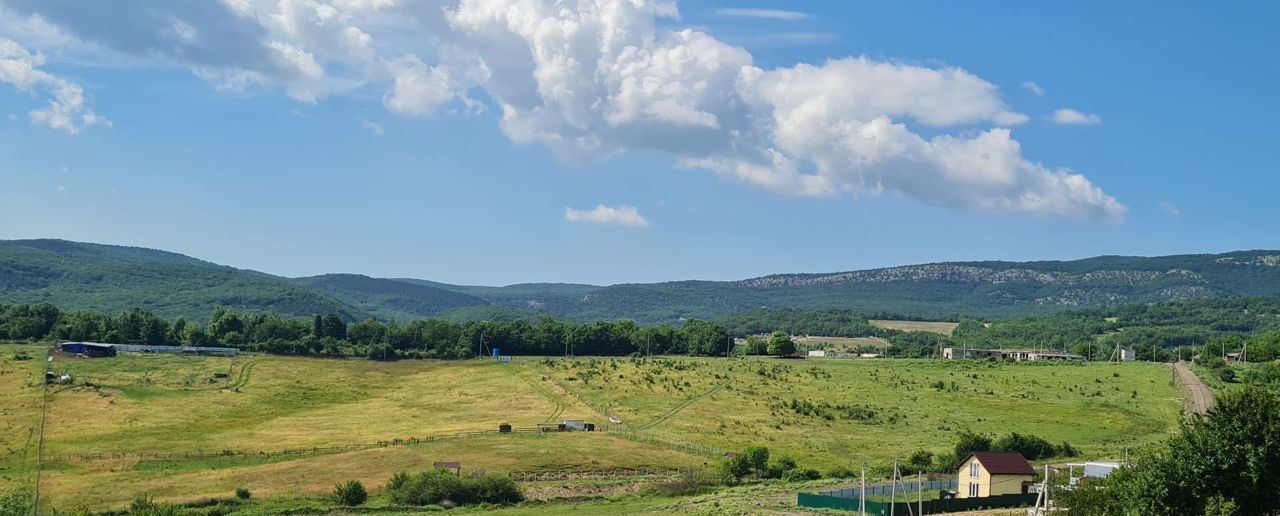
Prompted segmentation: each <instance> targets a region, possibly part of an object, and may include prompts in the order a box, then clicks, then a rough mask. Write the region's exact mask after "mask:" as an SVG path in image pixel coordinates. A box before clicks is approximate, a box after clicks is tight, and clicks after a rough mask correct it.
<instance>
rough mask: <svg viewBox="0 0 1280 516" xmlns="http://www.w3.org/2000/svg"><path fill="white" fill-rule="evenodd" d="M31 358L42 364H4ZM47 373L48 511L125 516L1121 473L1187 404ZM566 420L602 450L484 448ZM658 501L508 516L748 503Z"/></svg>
mask: <svg viewBox="0 0 1280 516" xmlns="http://www.w3.org/2000/svg"><path fill="white" fill-rule="evenodd" d="M23 351H25V352H27V353H29V354H31V355H32V356H33V359H32V360H16V359H14V355H16V354H18V353H19V352H23ZM43 356H44V350H43V348H39V347H34V346H15V345H0V387H2V389H0V410H3V414H4V415H5V417H4V422H3V424H4V425H6V426H5V431H4V432H3V434H0V439H3V441H0V445H2V448H0V452H3V453H5V454H6V455H5V456H4V459H5V460H3V461H0V462H2V463H3V466H0V491H2V490H7V489H12V488H17V487H25V486H30V485H32V484H33V482H34V472H35V446H36V442H37V437H38V432H37V430H38V425H39V416H40V409H41V402H40V401H41V394H40V392H41V380H40V374H41V371H42V370H43V367H42V366H43V362H42V359H43ZM53 368H54V369H55V370H57V371H59V372H67V373H70V374H71V375H73V376H74V377H75V382H74V383H73V384H72V385H67V386H60V385H57V386H55V385H51V386H50V387H49V393H48V406H47V424H46V429H45V433H44V438H45V448H44V458H45V461H44V467H43V468H42V470H43V471H42V475H41V483H40V485H41V491H42V506H43V507H44V508H46V509H47V508H55V507H56V508H59V509H78V508H84V509H91V510H104V509H120V508H123V507H125V506H127V505H128V503H129V502H130V500H132V499H133V498H134V497H135V496H137V495H140V494H147V495H150V496H153V497H154V498H155V499H156V500H159V501H167V502H192V501H196V500H200V499H205V498H214V497H227V496H229V495H230V493H231V492H232V491H234V490H235V489H237V488H245V489H249V490H250V491H251V492H252V493H253V494H254V500H255V501H254V502H253V504H250V505H249V506H247V507H246V508H245V509H244V510H246V511H269V510H273V509H272V508H273V507H274V508H279V509H280V510H284V509H285V508H289V507H295V508H296V507H318V506H323V504H325V503H326V500H325V495H326V493H328V491H329V490H330V489H332V486H333V485H334V484H335V483H337V482H341V481H345V480H349V479H356V480H360V481H361V482H363V483H365V485H366V486H369V488H370V490H371V492H372V493H373V495H374V498H373V501H372V502H371V503H372V504H373V505H375V506H377V505H378V504H385V501H384V500H382V499H381V498H380V496H381V486H382V485H383V484H384V483H385V482H386V481H387V480H388V479H389V478H390V476H391V475H392V474H394V473H395V472H397V471H422V470H426V469H430V468H431V467H432V463H433V462H435V461H458V462H461V463H462V464H463V468H464V469H465V470H470V471H477V470H484V471H490V472H513V473H539V472H541V473H546V472H562V473H565V474H570V475H572V474H582V473H590V472H601V473H605V472H612V471H616V470H625V469H639V468H657V469H661V468H701V467H703V466H704V465H714V464H716V463H717V462H718V457H716V456H715V455H714V451H711V450H720V449H723V450H741V449H743V448H745V447H748V446H753V445H763V446H767V447H769V448H770V450H771V451H772V452H773V454H774V455H775V456H788V457H792V458H794V459H796V460H797V462H798V463H799V464H800V465H801V466H802V467H812V468H817V469H819V470H821V471H827V470H830V469H832V468H836V467H848V468H854V469H856V468H857V467H858V466H859V465H860V464H863V463H866V464H868V465H869V466H870V467H872V468H879V469H883V468H884V467H886V466H887V465H888V464H891V463H892V461H893V460H895V459H905V458H906V457H907V456H908V455H909V454H910V453H911V452H912V451H915V450H919V449H923V450H928V451H932V452H945V451H947V450H949V449H950V448H951V447H952V445H953V444H954V441H955V436H956V434H958V433H959V432H961V431H973V432H979V433H985V434H990V435H992V436H996V435H1000V434H1004V433H1008V432H1010V431H1017V432H1021V433H1027V434H1033V435H1037V436H1040V437H1043V438H1045V439H1048V440H1050V441H1052V442H1054V443H1060V442H1063V441H1065V442H1069V443H1070V444H1071V445H1072V446H1074V447H1076V448H1078V449H1079V450H1080V451H1081V452H1082V454H1083V455H1084V456H1086V457H1097V458H1103V457H1118V456H1121V455H1122V454H1123V453H1124V451H1125V450H1126V449H1130V448H1134V447H1138V446H1143V445H1146V444H1150V443H1154V442H1157V441H1160V440H1162V439H1164V438H1165V437H1166V436H1167V435H1169V432H1170V431H1171V430H1172V429H1173V428H1174V427H1175V426H1176V423H1177V421H1178V418H1179V415H1180V412H1179V411H1180V407H1181V403H1182V402H1181V398H1180V394H1179V391H1178V389H1177V387H1176V386H1174V385H1173V384H1172V382H1171V376H1170V374H1169V371H1168V369H1167V368H1165V367H1164V366H1160V365H1153V364H1141V363H1127V364H1100V363H1099V364H1088V365H1082V364H1053V365H1039V364H1009V363H996V362H980V361H975V362H944V361H927V360H778V359H769V358H751V359H733V360H726V359H712V358H707V359H691V358H684V357H655V358H614V359H610V358H576V359H575V358H568V359H565V358H537V357H519V358H517V359H516V361H515V362H514V363H512V364H505V365H504V364H497V363H493V362H491V361H487V360H486V361H481V360H470V361H457V362H440V361H401V362H374V361H367V360H336V359H317V358H299V357H278V356H262V355H259V356H240V357H236V358H225V357H184V356H170V355H149V354H121V355H120V356H117V357H115V358H106V359H85V358H70V357H59V358H57V359H55V361H54V363H53ZM610 417H614V418H617V419H618V420H621V423H620V424H614V425H610V424H609V423H608V421H609V418H610ZM562 419H586V420H588V421H591V422H595V423H597V424H598V425H600V426H601V430H604V431H601V432H596V433H583V432H570V433H559V432H556V433H547V434H544V433H517V434H514V435H498V434H496V433H492V431H494V430H496V429H497V428H498V425H500V424H504V423H506V424H510V425H512V426H514V427H516V428H531V427H534V426H536V425H538V424H540V423H553V422H559V421H560V420H562ZM485 431H488V432H490V433H484V434H480V433H479V432H485ZM470 433H475V434H476V435H466V434H470ZM460 434H462V435H460ZM428 438H431V439H428ZM378 443H382V444H385V446H384V445H379V444H378ZM684 445H691V446H693V447H699V448H698V449H691V448H690V447H689V446H684ZM333 447H346V448H343V449H334V448H333ZM281 450H294V451H295V453H293V454H290V455H279V454H275V453H273V452H278V451H281ZM81 454H102V455H100V456H99V455H94V456H93V457H92V458H85V457H83V456H82V455H81ZM196 454H203V455H199V456H196ZM208 454H213V455H214V456H210V455H208ZM218 454H223V455H218ZM659 481H660V479H654V478H637V479H614V480H607V479H602V480H587V479H575V478H573V477H572V476H570V477H566V479H565V480H562V481H548V482H529V483H525V484H523V487H524V488H525V490H526V492H527V494H529V495H530V498H532V499H536V500H534V501H530V502H526V503H525V504H523V505H522V506H521V507H517V508H510V509H505V510H504V511H507V512H513V513H520V512H535V511H536V512H562V511H563V512H567V511H576V512H585V513H592V512H599V513H605V512H616V511H618V510H633V509H634V512H644V511H651V512H685V511H686V510H687V511H704V510H708V508H709V507H715V506H713V505H708V504H713V503H725V504H732V503H736V502H734V501H733V500H740V501H741V502H742V503H749V502H748V500H750V499H751V497H752V496H755V495H750V494H749V493H753V491H751V489H754V488H755V487H752V486H744V487H736V488H730V489H728V490H726V491H724V493H723V496H721V497H719V498H716V499H714V500H713V499H711V498H705V499H703V498H699V497H697V496H682V497H669V496H663V495H658V494H654V493H652V492H650V491H646V490H645V487H646V486H652V485H654V484H655V483H657V482H659ZM824 482H831V481H824ZM757 487H758V488H759V489H766V490H771V491H768V492H769V493H771V494H770V495H769V496H771V497H773V498H771V499H772V500H774V502H770V503H775V502H776V503H777V504H782V505H783V506H785V504H787V503H793V502H794V496H793V495H794V491H795V489H796V488H795V487H787V486H785V485H783V486H779V485H776V484H772V485H770V486H757ZM762 492H763V491H762ZM734 493H739V494H737V495H735V494H734ZM743 493H748V494H743ZM757 494H759V493H757ZM735 496H738V497H739V498H734V497H735ZM788 497H790V498H788ZM472 510H474V509H468V511H472Z"/></svg>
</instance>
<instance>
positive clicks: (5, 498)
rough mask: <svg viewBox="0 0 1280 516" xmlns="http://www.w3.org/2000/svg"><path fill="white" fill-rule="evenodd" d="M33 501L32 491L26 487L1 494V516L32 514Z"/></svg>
mask: <svg viewBox="0 0 1280 516" xmlns="http://www.w3.org/2000/svg"><path fill="white" fill-rule="evenodd" d="M33 501H34V500H33V498H32V496H31V493H30V492H29V491H27V490H25V489H18V490H15V491H10V492H8V493H5V494H4V495H0V516H10V515H13V516H18V515H22V516H25V515H27V514H30V513H31V504H32V502H33Z"/></svg>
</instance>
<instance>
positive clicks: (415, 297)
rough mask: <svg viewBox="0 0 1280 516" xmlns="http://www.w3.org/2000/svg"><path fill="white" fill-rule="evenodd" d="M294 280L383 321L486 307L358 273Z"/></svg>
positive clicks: (478, 301) (433, 290)
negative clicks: (468, 307) (458, 309)
mask: <svg viewBox="0 0 1280 516" xmlns="http://www.w3.org/2000/svg"><path fill="white" fill-rule="evenodd" d="M294 281H295V282H296V283H298V284H299V285H304V286H307V287H310V288H313V289H316V290H319V291H321V292H324V293H326V294H330V295H332V296H334V297H336V298H338V299H342V300H343V301H345V302H347V303H350V304H351V305H353V306H356V307H359V308H360V309H362V310H365V311H367V312H369V313H372V314H375V315H377V316H379V317H383V318H387V319H399V320H406V319H413V318H415V317H424V316H428V315H435V314H438V313H440V312H443V311H445V310H449V309H452V308H461V307H467V306H484V305H487V304H488V302H486V301H485V300H483V299H480V298H478V297H475V296H472V295H468V294H463V293H461V292H454V291H452V290H445V289H442V288H437V287H432V286H427V285H422V284H416V283H409V282H405V281H397V280H392V279H383V278H370V277H368V276H363V275H360V274H325V275H321V276H312V277H308V278H298V279H296V280H294Z"/></svg>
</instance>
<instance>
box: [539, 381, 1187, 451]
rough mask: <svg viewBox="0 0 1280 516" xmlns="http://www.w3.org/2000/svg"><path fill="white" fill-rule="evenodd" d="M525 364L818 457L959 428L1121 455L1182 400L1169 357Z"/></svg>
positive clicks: (652, 423) (724, 435) (1174, 412)
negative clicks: (1149, 360)
mask: <svg viewBox="0 0 1280 516" xmlns="http://www.w3.org/2000/svg"><path fill="white" fill-rule="evenodd" d="M535 367H536V368H537V369H538V370H539V371H540V372H541V374H542V375H544V376H545V377H547V378H550V379H552V381H554V382H555V383H557V384H558V385H560V386H561V388H563V389H565V390H567V391H570V392H574V393H576V394H577V395H578V396H579V397H580V399H582V400H583V401H586V402H588V403H590V404H591V405H593V406H595V407H597V408H599V409H600V410H601V411H606V412H608V413H610V414H612V415H614V416H616V417H619V418H621V419H622V420H623V421H624V423H625V424H626V425H627V426H628V427H630V428H632V429H637V430H640V431H646V432H658V433H661V434H663V435H666V436H670V437H673V438H675V439H679V440H682V441H686V442H691V443H697V444H706V445H712V446H717V447H721V448H727V449H741V448H743V447H746V446H750V445H752V444H762V445H766V446H769V447H770V448H771V449H772V450H774V451H775V453H781V454H784V455H788V456H791V457H793V458H796V459H797V460H799V461H800V463H801V465H803V466H812V467H817V468H819V469H823V468H830V467H834V466H850V467H852V466H855V465H856V464H858V463H860V462H862V461H866V462H869V463H873V464H877V463H878V464H883V463H888V462H891V461H892V460H894V459H905V458H906V456H907V455H908V454H910V453H911V452H912V451H913V450H917V449H924V450H929V451H934V452H941V451H945V450H947V449H949V448H950V447H951V446H952V445H953V444H954V441H955V435H956V434H957V433H958V432H960V431H962V430H969V431H974V432H980V433H987V434H991V435H996V434H1003V433H1007V432H1010V431H1017V432H1022V433H1029V434H1034V435H1037V436H1041V437H1044V438H1046V439H1049V440H1050V441H1053V442H1055V443H1057V442H1062V441H1067V442H1070V443H1071V444H1072V445H1074V446H1076V447H1077V448H1079V449H1080V450H1081V451H1082V452H1084V453H1085V454H1086V455H1087V456H1090V457H1117V456H1121V455H1122V454H1123V453H1124V450H1125V448H1128V447H1133V446H1138V445H1141V444H1145V443H1150V442H1154V441H1156V440H1160V439H1163V438H1165V437H1166V436H1167V435H1168V433H1169V431H1170V429H1171V428H1172V427H1173V426H1174V424H1175V423H1176V421H1177V420H1178V417H1179V414H1180V407H1181V395H1180V394H1179V392H1178V389H1177V387H1176V386H1175V385H1174V384H1173V382H1172V379H1171V377H1170V374H1169V371H1168V368H1166V367H1164V366H1160V365H1154V364H1145V363H1123V364H1112V363H1092V364H1087V365H1086V364H1052V365H1049V364H1031V363H995V362H986V361H929V360H871V361H859V360H810V361H799V360H777V359H755V360H725V359H654V360H631V359H619V360H609V359H576V360H574V359H570V360H562V359H546V360H543V361H541V362H538V363H536V366H535ZM793 400H794V402H793ZM797 404H798V405H800V406H801V407H802V408H803V407H808V408H809V409H810V410H806V411H805V412H807V413H801V411H797V410H796V409H795V408H794V407H795V406H796V405H797ZM815 413H817V414H818V415H814V414H815ZM823 414H826V415H830V416H831V417H830V418H827V417H824V416H823Z"/></svg>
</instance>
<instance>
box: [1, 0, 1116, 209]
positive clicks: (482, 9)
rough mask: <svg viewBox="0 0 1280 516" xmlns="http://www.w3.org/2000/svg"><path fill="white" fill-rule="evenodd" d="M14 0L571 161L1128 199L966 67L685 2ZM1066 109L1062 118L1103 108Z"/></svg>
mask: <svg viewBox="0 0 1280 516" xmlns="http://www.w3.org/2000/svg"><path fill="white" fill-rule="evenodd" d="M0 3H3V5H4V8H5V9H8V10H9V11H6V10H5V9H0V18H3V17H4V15H5V14H4V13H5V12H10V14H14V15H17V16H19V17H23V18H22V19H26V20H33V19H38V20H40V21H41V23H42V24H43V25H41V27H43V28H41V29H40V31H39V32H41V33H56V34H57V35H59V37H60V38H63V39H67V38H70V39H73V40H75V41H78V42H80V43H81V44H83V45H87V46H90V47H93V48H105V49H109V50H110V51H112V52H118V53H123V54H128V55H131V56H135V57H136V58H138V59H150V60H156V61H160V62H162V63H168V64H174V65H178V66H185V67H188V68H190V69H191V70H193V71H194V72H196V73H197V74H199V75H200V76H201V77H204V78H206V79H207V80H210V81H211V82H213V83H215V84H216V85H217V86H218V87H222V88H248V87H276V88H280V89H282V90H283V91H284V92H285V93H286V94H287V95H289V96H290V97H292V98H294V99H295V100H298V101H301V102H319V101H322V100H323V99H325V98H326V97H328V96H331V95H337V94H341V93H343V92H345V91H353V90H357V89H361V90H373V91H377V92H380V93H381V101H382V105H383V106H384V107H385V108H386V109H387V110H388V111H391V112H395V113H399V114H402V115H406V116H433V115H437V114H440V113H458V112H461V113H470V114H474V113H481V112H488V113H494V114H495V115H496V116H497V118H498V123H500V124H501V128H502V130H503V131H504V132H505V134H506V135H507V136H508V137H509V138H511V139H512V140H513V141H515V142H517V143H536V144H541V145H546V146H547V147H549V148H550V149H551V150H552V151H553V153H554V154H555V155H556V156H557V157H558V158H559V159H561V160H562V161H564V162H568V163H577V164H590V163H595V162H598V161H600V160H604V159H609V158H610V157H612V156H616V155H620V154H625V153H628V152H634V151H649V152H658V153H663V154H666V155H668V156H670V157H672V158H673V159H674V160H675V162H676V163H678V164H679V165H681V166H683V167H686V168H690V169H701V170H708V171H711V172H713V173H716V174H719V175H722V176H723V177H726V178H731V179H733V180H736V181H741V182H744V183H747V184H751V185H755V186H757V187H760V188H764V189H768V190H770V191H774V192H778V193H780V194H785V195H802V196H826V197H841V196H848V197H856V196H864V195H880V194H887V195H894V196H900V197H904V198H908V199H912V200H915V201H918V202H923V203H927V204H931V205H937V206H944V207H948V208H953V209H961V210H977V211H984V212H994V213H1009V212H1013V213H1027V214H1032V215H1036V216H1068V217H1084V218H1093V219H1103V220H1120V219H1122V218H1123V217H1124V214H1125V212H1126V208H1125V206H1123V205H1122V204H1120V203H1119V202H1118V201H1117V200H1116V199H1115V198H1113V197H1111V196H1110V195H1107V194H1106V193H1104V192H1103V191H1102V190H1101V189H1100V188H1098V187H1097V186H1095V185H1094V184H1093V183H1092V182H1091V181H1089V179H1087V178H1086V177H1085V176H1084V175H1082V174H1080V173H1077V172H1074V171H1072V170H1069V169H1067V168H1063V167H1059V166H1051V165H1046V164H1043V163H1040V162H1037V161H1035V160H1033V159H1031V158H1029V157H1026V156H1024V155H1023V153H1022V148H1021V145H1020V144H1019V143H1018V141H1017V140H1016V139H1015V138H1014V134H1013V132H1012V130H1011V129H1010V128H1011V127H1014V126H1017V125H1020V124H1023V123H1025V122H1027V121H1028V117H1027V115H1025V114H1023V113H1021V112H1019V111H1018V110H1016V109H1015V108H1014V107H1012V106H1010V105H1009V104H1008V103H1006V102H1005V100H1004V99H1003V97H1002V96H1001V92H1000V89H999V88H998V87H996V86H995V85H994V84H992V83H990V82H988V81H986V80H984V79H983V78H981V77H979V76H977V75H975V74H973V73H970V72H969V71H967V70H964V69H963V68H960V67H956V66H943V65H922V64H916V63H908V62H901V61H895V60H892V59H880V58H871V57H865V56H864V57H849V58H843V59H832V60H828V61H826V62H821V63H812V64H809V63H800V64H795V65H791V66H781V67H773V68H770V67H763V66H759V65H758V64H757V63H756V62H755V60H754V56H752V54H751V53H750V52H748V51H747V50H746V49H744V48H741V47H738V46H734V45H730V44H728V43H725V42H724V41H722V40H720V39H717V38H716V37H715V36H713V35H712V34H710V33H708V32H707V31H705V30H698V29H693V28H684V27H681V26H679V10H678V8H677V7H676V5H675V3H673V2H670V1H662V0H222V1H221V2H215V1H212V0H172V1H171V2H164V3H155V2H150V1H148V0H119V1H118V2H111V3H106V2H102V3H99V2H89V3H84V2H81V1H79V0H0ZM719 14H721V15H725V16H739V17H741V16H750V17H756V18H769V19H779V20H795V19H801V18H804V17H805V16H806V15H805V14H804V13H800V12H794V11H784V10H768V9H749V8H729V9H722V10H720V11H719ZM0 21H2V20H0ZM659 22H662V23H659ZM19 25H21V24H17V25H15V24H13V23H10V24H7V25H6V24H5V23H0V30H4V27H6V26H19ZM27 25H31V24H29V23H28V24H27ZM672 25H674V26H675V28H669V27H670V26H672ZM28 32H31V31H28ZM1028 84H1032V85H1034V84H1033V83H1028ZM1023 87H1024V88H1028V89H1029V90H1030V91H1033V92H1036V91H1037V90H1038V86H1037V87H1036V89H1031V88H1030V87H1029V86H1027V85H1024V86H1023ZM67 98H68V99H72V98H75V96H74V95H70V94H68V96H67ZM459 108H461V109H459ZM1062 111H1063V110H1060V111H1059V112H1058V113H1055V115H1054V119H1055V120H1058V119H1060V118H1062V116H1065V117H1066V118H1065V119H1068V120H1071V119H1072V117H1071V113H1074V114H1075V115H1077V116H1076V117H1075V119H1074V120H1076V121H1074V122H1067V123H1098V122H1100V119H1099V118H1097V117H1096V115H1085V114H1082V113H1078V112H1070V113H1067V114H1066V115H1062ZM82 123H83V122H82Z"/></svg>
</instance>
